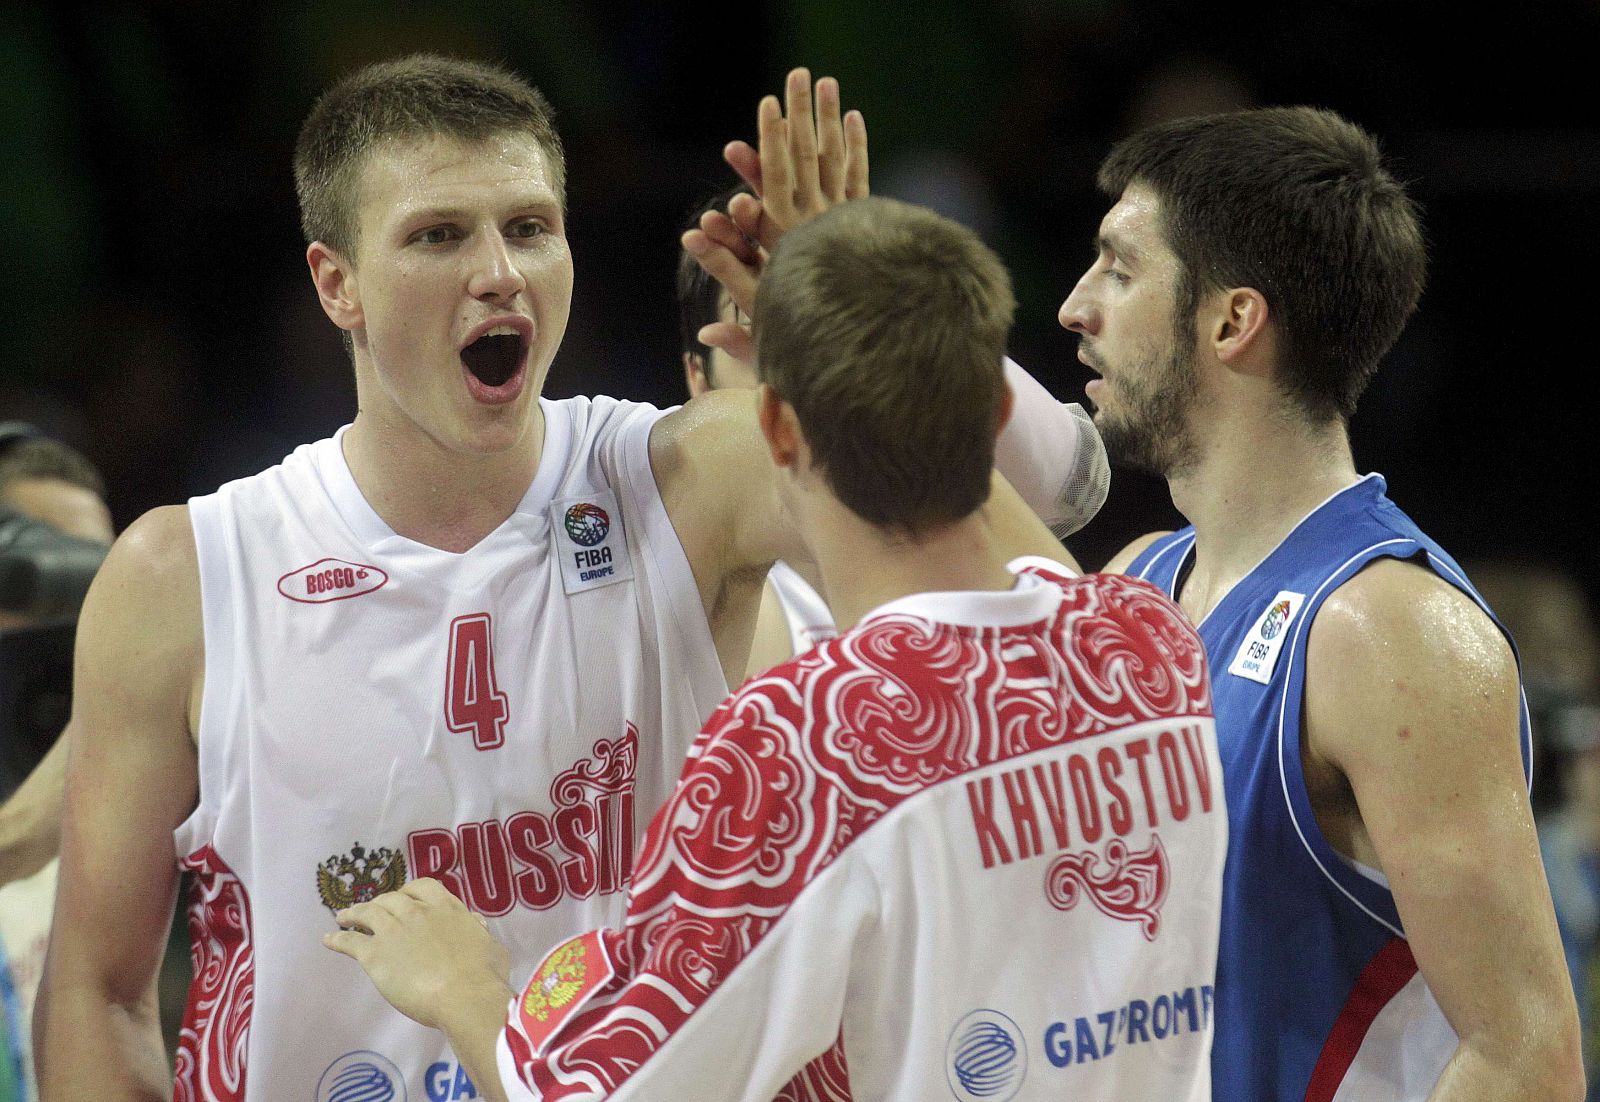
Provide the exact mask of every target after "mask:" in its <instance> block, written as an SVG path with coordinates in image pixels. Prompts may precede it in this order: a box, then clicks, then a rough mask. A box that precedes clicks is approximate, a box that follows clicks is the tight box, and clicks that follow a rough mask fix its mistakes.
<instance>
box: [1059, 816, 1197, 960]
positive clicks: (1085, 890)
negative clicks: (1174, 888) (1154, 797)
mask: <svg viewBox="0 0 1600 1102" xmlns="http://www.w3.org/2000/svg"><path fill="white" fill-rule="evenodd" d="M1171 878H1172V872H1171V868H1170V867H1169V865H1168V863H1167V851H1166V848H1165V847H1164V846H1162V844H1161V836H1160V835H1159V834H1153V835H1151V837H1150V846H1149V848H1148V849H1144V850H1140V851H1139V852H1138V853H1130V852H1129V850H1128V845H1127V843H1126V842H1124V841H1123V840H1122V839H1121V838H1113V839H1112V840H1111V841H1110V842H1109V843H1108V844H1107V845H1106V860H1105V865H1104V867H1103V868H1102V867H1100V855H1099V854H1098V853H1096V852H1095V851H1094V850H1092V849H1090V850H1084V851H1083V852H1082V853H1063V854H1062V855H1061V856H1060V857H1057V858H1056V859H1055V860H1054V861H1052V862H1051V863H1050V868H1049V869H1048V870H1046V872H1045V874H1044V894H1045V898H1047V899H1049V900H1050V902H1051V903H1052V904H1054V905H1055V906H1056V907H1058V908H1060V909H1061V910H1063V911H1070V910H1071V909H1072V908H1073V907H1075V906H1077V905H1078V900H1079V899H1081V898H1083V897H1084V896H1088V897H1089V901H1090V902H1091V903H1093V904H1094V905H1095V906H1096V907H1098V908H1099V909H1100V911H1101V912H1102V913H1104V914H1108V915H1110V916H1111V917H1112V918H1118V919H1122V920H1123V921H1125V922H1137V923H1138V924H1139V929H1140V931H1141V932H1142V933H1143V934H1144V937H1145V940H1146V941H1154V940H1155V939H1156V934H1158V933H1160V931H1161V902H1162V900H1164V899H1165V898H1166V896H1167V884H1168V883H1169V882H1170V881H1171Z"/></svg>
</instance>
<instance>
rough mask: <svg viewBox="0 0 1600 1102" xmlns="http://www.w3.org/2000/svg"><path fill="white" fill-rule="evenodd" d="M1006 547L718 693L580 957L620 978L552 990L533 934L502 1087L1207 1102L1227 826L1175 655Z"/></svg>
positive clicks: (1131, 599)
mask: <svg viewBox="0 0 1600 1102" xmlns="http://www.w3.org/2000/svg"><path fill="white" fill-rule="evenodd" d="M1019 566H1020V567H1024V568H1023V569H1022V573H1021V574H1020V576H1019V579H1018V582H1017V585H1016V586H1015V587H1014V588H1013V589H1011V590H1008V591H1003V592H972V593H931V594H919V595H915V596H911V597H907V598H904V599H902V600H899V601H895V602H892V603H890V604H888V605H885V606H883V607H882V608H879V609H877V610H875V611H874V612H872V613H870V614H868V615H867V616H866V617H864V618H863V620H862V621H861V622H860V623H859V624H857V625H856V626H855V627H854V628H852V629H851V630H850V631H848V632H846V633H845V634H844V635H842V636H841V637H839V638H838V639H834V640H829V641H826V642H824V643H822V644H820V645H819V646H818V647H816V648H815V649H814V650H812V651H811V652H809V653H808V654H806V655H803V656H801V657H799V658H796V659H794V660H792V661H790V662H788V663H785V664H783V665H780V666H778V667H776V668H774V669H773V670H771V671H769V672H768V673H767V674H765V675H762V676H760V677H756V678H753V679H751V680H750V681H747V682H746V683H745V685H744V686H743V687H742V688H741V689H740V690H739V692H738V693H736V694H735V695H734V696H733V697H732V698H730V699H729V700H728V701H727V702H726V703H725V704H724V705H723V706H722V707H721V708H719V709H718V711H717V712H716V713H715V714H714V715H713V716H712V718H711V719H710V721H708V723H707V725H706V727H705V729H704V731H703V732H702V734H701V736H700V738H699V740H697V742H696V744H695V747H694V749H693V750H692V751H691V754H690V762H689V764H688V765H687V766H686V768H685V772H684V777H683V779H682V781H681V782H680V783H679V786H678V788H677V791H676V792H675V793H674V794H673V796H672V798H671V800H669V801H668V803H667V805H666V806H665V807H664V808H663V809H662V810H661V812H660V813H659V814H658V815H657V817H656V820H655V821H654V822H653V823H652V825H651V829H650V833H649V838H648V841H647V843H646V847H645V849H644V850H643V851H641V853H640V858H639V866H638V875H637V879H636V882H635V885H634V891H633V898H632V900H631V901H630V905H629V919H628V923H627V925H626V927H625V928H624V930H623V931H622V932H621V933H619V934H615V935H612V934H606V935H604V936H603V937H602V938H601V940H600V941H597V942H595V943H594V944H592V945H589V946H587V947H585V948H582V949H581V953H583V954H590V955H595V954H598V955H599V956H598V957H597V959H599V960H601V961H602V962H603V961H606V960H609V961H612V962H616V970H617V972H618V973H619V974H620V975H621V976H622V981H620V982H618V983H615V984H611V985H610V986H597V987H595V988H594V989H593V995H592V999H593V1001H592V1002H590V1001H588V1000H589V999H590V998H591V995H590V993H589V990H588V988H587V985H588V984H590V983H600V984H603V983H604V982H605V981H604V980H601V981H595V980H593V979H592V978H591V979H589V980H584V981H583V984H584V990H585V993H584V994H582V995H579V996H577V997H572V996H570V995H567V996H564V998H565V999H566V1000H567V1001H566V1002H565V1005H564V1007H563V1008H561V1009H560V1010H559V1011H557V1010H553V1009H551V1008H550V1007H549V1006H547V1005H546V1001H545V999H544V995H543V991H544V989H545V985H547V984H549V983H554V982H557V981H559V980H560V979H562V977H563V976H564V975H565V973H563V972H562V971H561V969H562V968H563V967H565V966H564V965H563V964H562V961H564V960H565V959H566V958H565V957H564V956H563V955H562V954H563V953H567V952H568V951H569V950H568V948H567V947H563V948H562V949H560V950H557V952H556V953H554V954H552V956H551V957H550V958H548V959H547V961H546V964H545V966H544V967H543V968H542V969H541V970H540V971H538V972H536V973H535V975H534V978H533V980H532V981H531V982H530V984H529V986H528V989H527V991H528V994H527V996H526V998H527V1000H528V1001H527V1005H526V1006H524V1007H523V1009H522V1011H519V1014H518V1015H513V1020H512V1025H513V1030H512V1031H511V1033H510V1034H508V1039H507V1047H506V1048H505V1049H504V1050H503V1051H502V1070H503V1071H504V1072H505V1073H506V1074H507V1076H508V1081H510V1077H516V1078H518V1079H520V1080H521V1081H522V1082H524V1083H526V1084H528V1085H529V1087H530V1093H529V1094H528V1095H526V1097H537V1098H540V1099H551V1098H562V1097H568V1096H570V1095H582V1094H583V1091H582V1090H578V1089H577V1087H578V1085H579V1084H583V1083H588V1082H590V1081H591V1077H593V1081H596V1082H600V1083H602V1084H604V1085H605V1087H606V1089H607V1090H608V1091H611V1092H615V1095H616V1096H617V1097H618V1098H624V1097H627V1098H632V1097H638V1098H678V1097H691V1096H692V1097H699V1098H707V1099H711V1098H717V1099H741V1100H743V1102H765V1100H766V1099H767V1098H770V1097H772V1096H773V1094H774V1093H775V1092H777V1091H778V1089H779V1088H780V1087H782V1086H783V1085H784V1084H785V1083H786V1082H787V1083H788V1084H789V1085H788V1087H787V1088H786V1089H785V1090H784V1092H783V1094H782V1095H781V1097H783V1098H791V1099H800V1098H812V1099H837V1098H847V1097H856V1098H874V1099H903V1100H907V1102H910V1100H913V1099H916V1100H920V1099H928V1098H936V1097H946V1096H948V1094H949V1093H950V1092H953V1093H954V1096H955V1097H957V1098H960V1099H974V1100H976V1099H982V1100H996V1099H997V1100H1002V1102H1003V1100H1005V1099H1011V1098H1039V1099H1045V1098H1052V1099H1053V1098H1064V1097H1081V1098H1107V1099H1111V1098H1116V1099H1131V1098H1152V1099H1154V1098H1160V1099H1177V1100H1184V1102H1188V1100H1204V1099H1209V1098H1210V1097H1211V1091H1210V1078H1209V1073H1208V1064H1207V1058H1208V1055H1209V1051H1210V1039H1211V993H1212V977H1213V972H1214V969H1215V961H1216V948H1217V933H1218V924H1219V921H1220V906H1221V903H1220V895H1221V890H1220V882H1221V875H1222V861H1223V854H1224V851H1225V848H1226V839H1227V820H1226V815H1225V813H1224V804H1223V796H1222V787H1223V786H1222V774H1221V768H1220V765H1219V763H1218V758H1217V750H1216V740H1215V732H1214V724H1213V721H1212V717H1211V699H1210V687H1209V683H1208V678H1207V673H1206V667H1205V657H1204V652H1203V649H1202V647H1201V644H1200V641H1199V639H1198V637H1196V635H1195V634H1194V630H1193V628H1192V627H1191V626H1190V625H1189V624H1188V623H1187V621H1185V620H1184V619H1183V617H1182V614H1181V613H1180V612H1179V611H1178V609H1177V607H1176V606H1175V605H1173V604H1172V603H1171V602H1170V601H1168V600H1167V599H1166V598H1165V597H1163V596H1162V595H1161V594H1160V593H1158V592H1157V591H1156V590H1154V589H1153V588H1152V587H1150V586H1148V585H1146V584H1144V583H1141V582H1137V581H1133V580H1131V579H1127V578H1122V577H1116V576H1105V575H1092V576H1089V577H1086V578H1082V579H1068V578H1066V577H1065V576H1064V575H1061V574H1059V573H1058V572H1057V568H1055V567H1054V566H1053V564H1051V565H1048V566H1047V565H1044V564H1043V560H1039V561H1038V562H1034V561H1032V560H1028V561H1027V562H1026V564H1020V563H1019V564H1013V569H1018V568H1019ZM571 952H573V953H578V952H580V950H579V949H576V948H574V949H571ZM608 968H609V966H608ZM591 971H593V969H591ZM580 1006H581V1009H579V1007H580ZM529 1007H533V1008H535V1009H536V1010H537V1011H538V1013H537V1014H536V1015H533V1016H530V1013H531V1012H530V1011H529V1010H528V1008H529ZM568 1016H571V1020H570V1021H567V1020H566V1019H567V1018H568ZM557 1030H559V1031H560V1032H556V1031H557ZM622 1037H626V1039H627V1044H626V1045H620V1044H619V1041H618V1039H619V1038H622ZM669 1042H670V1044H669ZM797 1068H804V1070H803V1071H801V1072H800V1074H799V1076H798V1077H797V1078H794V1079H792V1080H791V1076H793V1075H794V1072H795V1069H797ZM516 1097H519V1098H520V1097H525V1096H524V1095H521V1094H519V1095H517V1096H516Z"/></svg>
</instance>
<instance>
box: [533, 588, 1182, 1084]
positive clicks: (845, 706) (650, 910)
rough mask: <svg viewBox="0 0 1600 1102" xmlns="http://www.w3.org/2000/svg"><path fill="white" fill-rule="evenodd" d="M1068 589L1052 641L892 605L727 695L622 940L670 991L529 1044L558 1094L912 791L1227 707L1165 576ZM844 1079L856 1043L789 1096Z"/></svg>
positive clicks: (616, 1063)
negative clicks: (542, 1047) (895, 613)
mask: <svg viewBox="0 0 1600 1102" xmlns="http://www.w3.org/2000/svg"><path fill="white" fill-rule="evenodd" d="M1063 589H1064V593H1065V600H1064V602H1063V603H1062V605H1061V606H1060V608H1059V609H1058V611H1057V613H1056V616H1055V619H1054V621H1053V623H1052V625H1051V627H1050V632H1051V634H1052V636H1053V638H1052V639H1051V640H1050V641H1049V642H1048V643H1047V644H1042V643H1041V642H1040V640H1039V638H1038V636H1037V635H1036V634H1034V633H1033V632H1032V631H1030V630H1027V629H964V628H951V627H948V626H941V627H936V628H935V629H933V630H930V629H929V626H928V624H927V623H926V622H925V621H921V620H917V619H913V618H898V617H884V618H882V619H876V620H873V621H870V622H868V623H867V624H866V625H864V626H863V627H862V628H860V629H858V630H857V631H854V632H851V633H849V634H848V635H846V636H843V637H841V638H840V639H837V640H834V641H831V642H827V643H824V644H822V645H821V646H820V647H819V648H818V649H817V650H815V651H812V652H811V653H809V654H808V655H806V656H805V657H804V658H801V659H797V660H795V661H793V662H791V663H788V664H786V665H785V666H782V667H779V670H778V671H774V673H775V674H776V676H773V675H769V676H767V677H763V678H758V679H755V680H752V681H751V682H749V683H747V684H746V685H745V686H744V688H742V689H741V690H740V691H739V693H738V694H736V695H735V696H734V697H733V698H732V699H730V700H729V701H728V702H726V703H725V704H724V705H723V706H722V707H721V708H720V709H718V711H717V712H716V713H714V714H713V715H712V717H711V719H710V720H709V721H708V723H707V725H706V730H705V732H703V734H702V737H701V738H700V739H699V740H698V741H697V743H696V746H695V748H694V750H693V751H691V761H692V764H693V772H692V775H690V776H689V777H688V778H686V780H685V783H682V784H680V785H679V787H678V789H677V790H676V792H674V794H673V796H672V798H671V799H670V800H669V801H668V803H667V805H666V806H665V807H664V808H663V809H662V811H661V813H660V814H659V815H658V817H657V818H656V819H655V820H654V821H653V822H652V824H651V829H650V832H649V834H648V836H647V837H646V839H645V843H644V851H643V852H642V853H641V854H640V859H639V863H638V866H637V868H638V870H639V873H638V876H639V879H638V882H637V883H636V884H635V888H634V901H633V906H632V910H631V912H630V919H629V922H628V925H627V927H626V928H625V929H624V931H623V932H622V933H620V934H618V933H616V932H608V933H607V935H606V948H607V952H608V953H609V954H610V956H611V959H612V960H614V961H616V962H617V964H618V972H619V975H620V976H621V977H627V976H630V975H635V974H637V973H639V972H641V971H644V970H647V969H648V970H649V971H650V972H651V973H652V974H653V975H654V976H655V977H657V979H658V980H661V981H664V983H665V984H666V988H665V989H663V987H662V986H661V984H659V983H651V984H638V985H635V986H634V987H633V988H632V989H631V990H630V992H629V1000H628V1002H627V1003H626V1004H623V1003H620V1002H618V1001H617V996H618V993H619V992H620V990H621V986H620V984H621V981H620V980H619V981H617V982H615V983H614V984H613V985H612V986H611V987H610V988H609V989H608V990H606V991H602V992H599V993H597V994H596V996H595V997H594V999H593V1000H592V1001H591V1002H590V1003H589V1004H588V1005H587V1006H585V1007H584V1008H583V1010H582V1011H581V1012H579V1013H578V1014H577V1015H575V1016H574V1018H573V1019H572V1020H571V1021H570V1022H568V1023H566V1024H565V1026H564V1027H563V1029H562V1030H561V1033H560V1034H558V1035H557V1036H556V1037H555V1038H553V1043H554V1047H553V1048H551V1049H549V1050H548V1051H546V1052H544V1053H542V1054H540V1055H541V1056H542V1059H540V1058H536V1057H535V1054H534V1053H532V1052H529V1051H527V1049H526V1046H524V1045H521V1044H520V1043H519V1044H514V1045H513V1055H514V1057H515V1058H516V1062H517V1064H518V1066H519V1067H520V1068H521V1070H522V1073H523V1076H524V1079H525V1081H526V1082H528V1084H529V1085H530V1086H531V1087H533V1088H534V1089H535V1090H536V1091H537V1092H539V1097H541V1098H545V1099H554V1098H562V1097H566V1096H567V1095H569V1094H571V1093H585V1092H587V1091H589V1090H592V1085H593V1084H596V1083H598V1084H600V1085H601V1086H602V1087H603V1089H605V1090H607V1091H610V1090H614V1089H616V1088H617V1087H618V1086H619V1085H620V1084H621V1083H623V1082H624V1081H625V1080H626V1079H627V1078H628V1076H629V1075H630V1074H631V1073H632V1072H633V1071H634V1070H635V1069H637V1068H638V1067H639V1066H640V1065H641V1064H642V1063H643V1062H644V1061H645V1060H647V1059H648V1058H649V1057H650V1056H651V1055H652V1054H653V1053H654V1052H655V1051H656V1050H657V1049H658V1048H659V1047H660V1046H661V1045H662V1044H663V1043H665V1041H666V1040H667V1038H669V1037H670V1036H671V1035H672V1033H673V1032H674V1031H675V1030H676V1029H677V1028H678V1027H679V1026H680V1025H681V1024H682V1023H683V1022H684V1021H685V1020H686V1019H687V1018H688V1017H689V1015H690V1014H691V1013H692V1012H693V1008H694V1007H697V1006H698V1005H700V1004H701V1003H702V1002H704V1001H705V999H706V998H707V997H708V996H709V994H710V993H711V992H712V991H714V990H715V989H716V988H717V987H718V986H719V985H720V984H721V983H722V982H723V981H724V980H725V979H726V978H727V976H728V975H729V974H730V973H731V972H732V970H733V969H734V968H735V967H736V966H737V965H738V964H739V963H740V961H742V960H743V959H744V958H745V957H747V956H748V955H749V954H750V952H751V951H752V950H753V949H754V948H755V946H756V945H758V944H759V943H760V942H761V940H762V939H763V938H764V937H765V936H766V934H767V932H768V931H769V930H771V928H772V927H773V925H774V924H775V923H776V922H777V921H778V920H779V919H780V918H781V917H782V914H783V911H784V909H785V908H786V907H787V906H788V905H789V904H790V903H792V902H793V900H794V898H795V897H796V896H797V895H798V894H799V892H800V890H801V889H802V888H803V887H804V886H805V885H806V884H807V883H808V882H809V881H810V880H812V879H814V878H815V877H816V876H817V875H818V874H819V873H820V872H821V871H822V870H823V869H824V868H826V867H827V866H828V865H829V864H830V863H831V862H832V860H833V859H834V858H835V857H837V856H838V854H839V853H840V852H841V851H842V850H843V849H844V847H845V846H846V845H847V844H848V843H849V841H850V840H851V839H852V838H853V837H855V836H856V835H858V834H860V833H861V832H862V831H864V830H866V829H867V828H868V827H869V826H871V824H872V823H873V822H875V821H876V820H877V819H878V818H880V817H881V816H882V815H883V814H884V813H886V812H887V811H889V810H890V809H892V808H893V807H894V806H895V805H896V804H897V803H898V802H899V801H900V800H902V799H904V798H906V797H907V796H909V795H911V794H913V793H915V792H917V791H920V790H921V789H923V788H925V787H927V786H929V785H932V784H936V783H938V782H940V781H943V780H946V779H948V778H950V777H954V776H958V775H961V774H963V773H966V772H968V771H970V770H973V769H976V768H981V767H983V766H987V765H991V764H995V763H998V762H1003V761H1005V760H1008V759H1010V758H1012V757H1016V756H1019V755H1022V754H1028V753H1032V752H1034V751H1036V750H1040V749H1044V748H1048V747H1051V746H1055V745H1060V744H1063V743H1067V742H1071V741H1073V740H1077V739H1082V738H1088V737H1092V736H1095V735H1099V734H1104V733H1107V732H1110V731H1115V730H1118V729H1121V728H1123V727H1126V726H1130V725H1133V724H1137V723H1142V722H1146V721H1150V720H1161V719H1172V718H1178V717H1190V716H1209V715H1210V714H1211V694H1210V686H1209V683H1208V681H1207V679H1206V674H1205V656H1204V649H1203V646H1202V644H1201V642H1200V640H1199V638H1198V636H1197V635H1195V633H1194V631H1193V629H1192V628H1191V627H1190V626H1189V625H1188V624H1187V623H1186V622H1185V621H1184V620H1183V619H1182V617H1181V615H1180V614H1179V613H1178V612H1177V610H1176V609H1175V608H1174V607H1173V606H1172V605H1171V603H1170V602H1168V601H1167V600H1166V599H1165V598H1163V597H1162V596H1161V595H1160V594H1159V593H1158V592H1157V591H1156V590H1155V589H1154V588H1152V587H1150V586H1149V585H1147V584H1146V583H1144V582H1140V581H1137V580H1135V579H1129V578H1123V577H1119V576H1103V575H1102V576H1094V577H1092V578H1086V579H1083V580H1081V581H1077V582H1073V583H1070V584H1067V585H1065V586H1064V587H1063ZM724 733H731V734H730V737H726V738H724V737H721V736H722V735H723V734H724ZM590 1030H595V1031H596V1032H594V1033H592V1034H590V1033H589V1031H590ZM563 1035H566V1036H581V1038H582V1039H581V1040H580V1041H579V1042H577V1043H565V1044H564V1043H562V1036H563ZM826 1059H827V1058H826V1057H824V1058H823V1060H826ZM841 1073H842V1054H841V1055H840V1057H839V1058H838V1060H837V1061H836V1064H835V1065H834V1066H831V1067H830V1066H819V1065H818V1064H815V1063H814V1064H813V1065H812V1066H811V1067H809V1068H807V1070H806V1072H804V1073H802V1075H800V1076H799V1077H797V1079H796V1080H795V1082H794V1083H791V1084H790V1087H789V1088H788V1089H789V1090H790V1091H791V1094H790V1095H789V1097H795V1098H812V1097H839V1098H848V1097H849V1092H848V1085H847V1083H846V1084H844V1085H843V1086H842V1088H841V1089H839V1090H837V1092H836V1093H834V1089H833V1088H834V1086H838V1084H835V1083H834V1080H835V1079H837V1078H838V1077H839V1075H840V1074H841ZM829 1084H833V1086H828V1085H829ZM819 1088H821V1089H822V1093H821V1094H820V1095H819V1094H818V1093H817V1090H818V1089H819Z"/></svg>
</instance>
